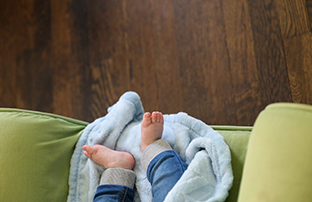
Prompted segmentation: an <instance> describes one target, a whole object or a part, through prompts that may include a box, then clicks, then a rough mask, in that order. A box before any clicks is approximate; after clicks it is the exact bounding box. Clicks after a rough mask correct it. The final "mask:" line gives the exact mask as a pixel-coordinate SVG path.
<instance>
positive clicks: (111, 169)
mask: <svg viewBox="0 0 312 202" xmlns="http://www.w3.org/2000/svg"><path fill="white" fill-rule="evenodd" d="M82 148H83V149H84V150H85V151H84V154H85V155H86V156H87V157H89V158H90V159H91V160H93V161H95V162H96V163H98V164H100V165H102V166H104V167H105V168H106V170H105V171H104V173H103V174H102V177H101V183H100V186H99V187H98V188H97V191H96V194H95V196H94V202H100V201H101V202H102V201H116V202H117V201H125V202H132V201H133V199H134V191H133V187H134V182H135V174H134V172H133V171H132V168H133V166H134V164H135V161H134V158H133V156H132V155H131V154H130V153H127V152H120V151H114V150H111V149H109V148H107V147H104V146H102V145H94V146H89V145H85V146H83V147H82Z"/></svg>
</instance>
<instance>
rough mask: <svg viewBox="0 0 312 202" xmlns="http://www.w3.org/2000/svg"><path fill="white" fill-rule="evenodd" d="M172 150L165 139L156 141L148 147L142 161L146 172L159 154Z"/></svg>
mask: <svg viewBox="0 0 312 202" xmlns="http://www.w3.org/2000/svg"><path fill="white" fill-rule="evenodd" d="M167 150H172V148H171V146H170V145H169V144H168V142H167V141H166V140H164V139H159V140H157V141H155V142H154V143H152V144H150V145H148V146H147V147H146V148H145V150H144V152H143V154H142V159H141V164H142V166H143V168H144V170H145V172H146V171H147V167H148V165H149V164H150V162H151V161H152V160H153V158H155V157H156V156H157V155H158V154H160V153H162V152H164V151H167Z"/></svg>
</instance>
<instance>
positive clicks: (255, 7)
mask: <svg viewBox="0 0 312 202" xmlns="http://www.w3.org/2000/svg"><path fill="white" fill-rule="evenodd" d="M248 5H249V8H250V17H251V25H252V32H253V39H254V47H255V55H256V62H257V70H258V73H257V74H258V78H259V82H260V85H259V89H260V91H261V92H263V94H262V96H261V103H266V104H270V103H274V102H291V101H292V99H291V93H290V86H289V80H288V75H287V68H286V64H285V55H284V49H283V41H282V35H281V30H280V25H279V19H278V15H277V11H276V4H275V3H274V1H273V0H268V1H253V0H248Z"/></svg>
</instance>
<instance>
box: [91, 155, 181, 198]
mask: <svg viewBox="0 0 312 202" xmlns="http://www.w3.org/2000/svg"><path fill="white" fill-rule="evenodd" d="M186 169H187V164H186V163H185V162H184V161H183V159H182V158H181V156H180V155H179V154H178V153H177V152H176V151H174V150H168V151H164V152H162V153H160V154H158V155H157V156H156V157H155V158H154V159H153V160H152V161H151V162H150V164H149V165H148V168H147V173H146V174H147V179H148V180H149V181H150V183H151V185H152V194H153V198H154V199H153V200H154V202H162V201H164V200H165V198H166V196H167V194H168V192H169V191H170V190H171V189H172V187H173V186H174V185H175V184H176V182H177V181H178V180H179V179H180V177H181V176H182V174H183V173H184V171H185V170H186ZM133 199H134V191H133V189H131V188H129V187H126V186H121V185H101V186H99V187H98V189H97V191H96V194H95V196H94V202H104V201H108V202H132V201H133Z"/></svg>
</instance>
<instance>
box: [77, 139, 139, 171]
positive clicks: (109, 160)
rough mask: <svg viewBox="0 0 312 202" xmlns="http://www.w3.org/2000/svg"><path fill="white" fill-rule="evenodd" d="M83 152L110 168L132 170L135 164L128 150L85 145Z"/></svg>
mask: <svg viewBox="0 0 312 202" xmlns="http://www.w3.org/2000/svg"><path fill="white" fill-rule="evenodd" d="M82 149H83V150H85V151H84V152H83V153H84V155H86V156H87V157H89V158H90V159H91V160H93V161H94V162H96V163H98V164H100V165H102V166H104V167H105V168H106V169H108V168H123V169H128V170H132V168H133V167H134V164H135V160H134V158H133V156H132V155H131V154H130V153H128V152H121V151H115V150H112V149H109V148H107V147H105V146H103V145H94V146H89V145H84V146H83V147H82Z"/></svg>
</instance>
